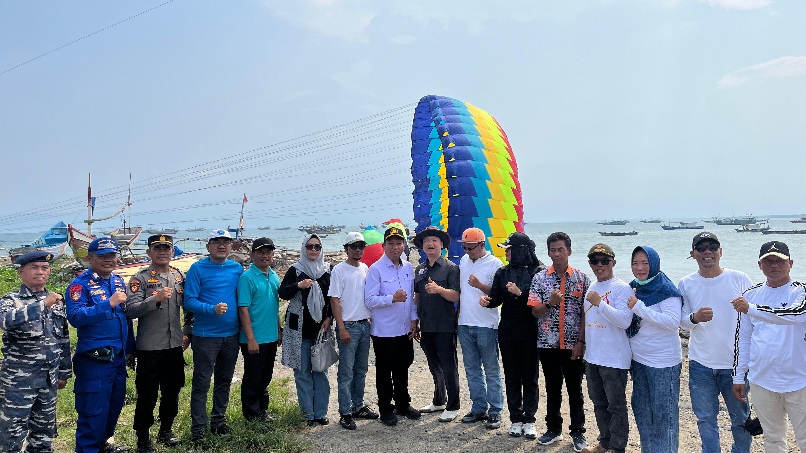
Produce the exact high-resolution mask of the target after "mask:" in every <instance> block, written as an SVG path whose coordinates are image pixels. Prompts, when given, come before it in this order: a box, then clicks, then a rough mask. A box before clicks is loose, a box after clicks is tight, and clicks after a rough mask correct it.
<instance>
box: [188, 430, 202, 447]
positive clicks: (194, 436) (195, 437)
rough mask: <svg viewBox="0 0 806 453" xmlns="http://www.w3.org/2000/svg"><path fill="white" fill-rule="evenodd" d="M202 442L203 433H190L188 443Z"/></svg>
mask: <svg viewBox="0 0 806 453" xmlns="http://www.w3.org/2000/svg"><path fill="white" fill-rule="evenodd" d="M202 440H204V433H203V432H202V433H190V443H192V444H198V443H200V442H201V441H202Z"/></svg>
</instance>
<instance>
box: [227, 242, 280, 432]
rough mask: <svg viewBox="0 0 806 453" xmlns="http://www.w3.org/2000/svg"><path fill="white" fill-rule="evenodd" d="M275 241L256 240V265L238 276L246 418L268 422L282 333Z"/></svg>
mask: <svg viewBox="0 0 806 453" xmlns="http://www.w3.org/2000/svg"><path fill="white" fill-rule="evenodd" d="M273 260H274V241H272V240H271V239H269V238H258V239H256V240H255V241H254V242H253V243H252V265H251V266H250V267H249V269H248V270H247V271H246V272H244V273H243V275H241V278H240V280H238V314H239V315H240V320H241V336H240V343H241V354H243V384H241V409H242V410H243V418H245V419H247V420H256V421H262V422H268V421H270V420H271V417H269V414H268V408H269V383H271V377H272V371H273V370H274V358H275V356H276V355H277V344H278V342H279V339H280V338H281V336H280V335H281V334H280V317H279V314H280V298H279V296H278V295H277V291H278V290H279V288H280V277H279V276H278V275H277V273H276V272H274V269H272V268H271V264H272V261H273Z"/></svg>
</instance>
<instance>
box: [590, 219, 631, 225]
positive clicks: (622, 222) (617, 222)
mask: <svg viewBox="0 0 806 453" xmlns="http://www.w3.org/2000/svg"><path fill="white" fill-rule="evenodd" d="M597 223H598V224H599V225H626V224H628V223H630V221H629V220H623V219H622V220H602V221H601V222H597Z"/></svg>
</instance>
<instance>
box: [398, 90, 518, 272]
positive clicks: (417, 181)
mask: <svg viewBox="0 0 806 453" xmlns="http://www.w3.org/2000/svg"><path fill="white" fill-rule="evenodd" d="M411 158H412V165H411V176H412V180H413V182H414V193H413V196H414V220H415V221H416V222H417V227H416V229H415V231H416V232H419V231H421V230H423V229H425V228H426V227H429V226H436V227H438V228H440V229H442V230H444V231H447V232H448V235H449V236H450V237H451V244H450V247H449V248H448V258H449V259H450V260H451V261H453V262H455V263H457V264H458V263H459V260H460V258H461V257H462V255H464V253H465V252H464V250H462V244H461V243H460V242H459V241H460V240H461V239H462V232H464V230H465V229H467V228H470V227H476V228H480V229H481V230H482V231H484V234H485V235H486V236H487V244H486V246H487V249H488V250H490V251H492V252H493V253H494V254H495V255H496V256H498V257H499V258H501V259H502V260H504V249H501V248H499V247H490V246H491V245H494V244H497V243H500V242H503V241H504V239H506V238H507V236H509V234H510V233H513V232H515V231H521V232H522V231H523V199H522V198H521V185H520V182H519V181H518V166H517V164H516V162H515V156H514V154H513V153H512V147H511V146H510V144H509V140H507V134H506V133H505V132H504V130H503V129H502V128H501V125H500V124H498V121H496V120H495V118H493V117H492V116H491V115H490V114H489V113H487V112H485V111H484V110H481V109H480V108H478V107H475V106H473V105H470V104H467V103H465V102H462V101H459V100H456V99H452V98H448V97H444V96H426V97H424V98H422V99H420V102H419V103H418V104H417V108H416V109H415V111H414V122H413V125H412V130H411Z"/></svg>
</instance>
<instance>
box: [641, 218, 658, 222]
mask: <svg viewBox="0 0 806 453" xmlns="http://www.w3.org/2000/svg"><path fill="white" fill-rule="evenodd" d="M660 222H661V220H660V219H641V223H660Z"/></svg>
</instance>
